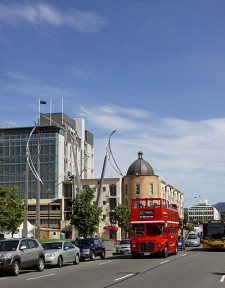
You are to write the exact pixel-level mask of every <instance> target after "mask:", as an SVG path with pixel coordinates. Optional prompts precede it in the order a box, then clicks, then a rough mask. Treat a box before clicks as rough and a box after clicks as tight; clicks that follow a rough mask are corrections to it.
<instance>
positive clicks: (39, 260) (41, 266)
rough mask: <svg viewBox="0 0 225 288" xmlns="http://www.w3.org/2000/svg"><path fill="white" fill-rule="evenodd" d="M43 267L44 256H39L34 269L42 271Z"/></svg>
mask: <svg viewBox="0 0 225 288" xmlns="http://www.w3.org/2000/svg"><path fill="white" fill-rule="evenodd" d="M44 269H45V260H44V258H42V257H40V258H39V259H38V265H37V268H36V270H37V271H40V272H41V271H43V270H44Z"/></svg>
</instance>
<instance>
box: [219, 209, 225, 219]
mask: <svg viewBox="0 0 225 288" xmlns="http://www.w3.org/2000/svg"><path fill="white" fill-rule="evenodd" d="M220 215H221V220H223V221H225V211H223V212H220Z"/></svg>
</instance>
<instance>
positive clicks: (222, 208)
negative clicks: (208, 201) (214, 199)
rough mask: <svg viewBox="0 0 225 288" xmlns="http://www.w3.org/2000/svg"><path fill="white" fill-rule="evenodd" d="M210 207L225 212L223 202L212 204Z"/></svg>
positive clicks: (224, 203)
mask: <svg viewBox="0 0 225 288" xmlns="http://www.w3.org/2000/svg"><path fill="white" fill-rule="evenodd" d="M212 206H214V207H215V208H216V209H217V210H218V211H219V212H223V211H225V202H219V203H217V204H214V205H212Z"/></svg>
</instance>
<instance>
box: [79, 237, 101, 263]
mask: <svg viewBox="0 0 225 288" xmlns="http://www.w3.org/2000/svg"><path fill="white" fill-rule="evenodd" d="M75 245H76V246H77V247H79V248H80V261H82V260H84V259H86V258H90V260H92V261H94V260H95V257H96V256H100V257H101V259H105V245H104V243H103V241H102V239H100V238H86V239H78V240H76V241H75Z"/></svg>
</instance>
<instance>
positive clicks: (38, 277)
mask: <svg viewBox="0 0 225 288" xmlns="http://www.w3.org/2000/svg"><path fill="white" fill-rule="evenodd" d="M53 275H55V273H53V274H48V275H43V276H38V277H33V278H28V279H26V280H27V281H29V280H35V279H39V278H44V277H49V276H53Z"/></svg>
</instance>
